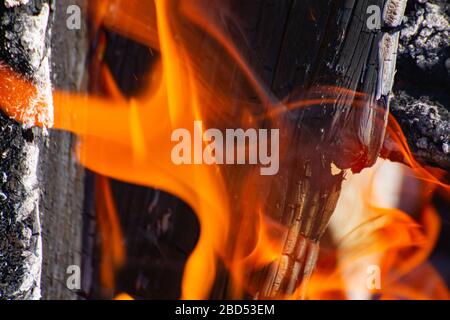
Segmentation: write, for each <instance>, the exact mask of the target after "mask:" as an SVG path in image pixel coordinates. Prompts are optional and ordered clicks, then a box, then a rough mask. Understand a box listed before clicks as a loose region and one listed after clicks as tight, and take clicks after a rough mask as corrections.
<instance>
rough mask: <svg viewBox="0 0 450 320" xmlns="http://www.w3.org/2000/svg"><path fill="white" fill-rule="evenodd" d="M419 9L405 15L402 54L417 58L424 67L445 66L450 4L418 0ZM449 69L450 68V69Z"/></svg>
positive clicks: (449, 27) (449, 37)
mask: <svg viewBox="0 0 450 320" xmlns="http://www.w3.org/2000/svg"><path fill="white" fill-rule="evenodd" d="M415 5H416V6H417V10H415V11H414V12H413V13H412V14H409V15H408V16H407V17H406V22H405V28H403V29H402V31H401V36H400V44H399V53H400V54H401V55H402V56H404V57H410V58H411V59H414V60H415V62H416V65H417V66H418V67H419V68H421V69H422V70H430V69H432V68H434V67H437V66H442V67H445V66H446V64H449V62H447V59H448V58H449V57H446V56H445V51H446V50H448V48H449V47H450V22H449V21H450V20H449V19H450V18H449V10H450V4H449V3H447V2H446V1H445V0H444V1H439V0H438V1H434V2H430V1H416V3H415ZM449 72H450V70H449Z"/></svg>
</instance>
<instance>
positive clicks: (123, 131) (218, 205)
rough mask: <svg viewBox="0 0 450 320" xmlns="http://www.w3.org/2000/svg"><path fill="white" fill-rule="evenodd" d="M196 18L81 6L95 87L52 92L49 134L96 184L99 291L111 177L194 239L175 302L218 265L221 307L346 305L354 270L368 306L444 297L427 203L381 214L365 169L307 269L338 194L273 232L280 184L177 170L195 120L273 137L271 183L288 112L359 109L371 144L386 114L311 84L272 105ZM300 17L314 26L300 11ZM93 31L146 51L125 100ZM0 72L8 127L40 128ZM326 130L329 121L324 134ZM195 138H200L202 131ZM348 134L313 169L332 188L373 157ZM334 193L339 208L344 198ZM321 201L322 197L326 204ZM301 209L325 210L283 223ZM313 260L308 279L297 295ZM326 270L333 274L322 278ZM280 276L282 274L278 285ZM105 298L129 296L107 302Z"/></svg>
mask: <svg viewBox="0 0 450 320" xmlns="http://www.w3.org/2000/svg"><path fill="white" fill-rule="evenodd" d="M214 3H215V4H216V5H217V6H218V8H219V9H220V8H222V7H221V5H219V4H218V3H217V2H214ZM205 6H206V4H205V3H204V2H202V1H197V2H196V1H183V0H181V1H167V0H155V1H154V2H151V1H138V0H133V1H130V0H127V1H126V2H125V1H121V0H111V1H102V0H96V1H92V4H90V8H91V15H92V24H93V27H92V29H93V33H95V34H96V35H98V39H99V41H98V43H99V44H98V47H97V52H96V56H95V58H94V62H93V65H92V66H91V72H92V73H93V79H94V80H93V81H94V82H95V88H93V89H92V90H91V92H90V94H89V95H85V94H77V93H68V92H54V102H55V114H54V127H55V128H56V129H60V130H67V131H71V132H74V133H76V134H77V135H78V137H79V147H78V149H77V153H78V156H79V159H80V161H81V163H82V164H83V165H84V166H85V167H86V168H89V169H90V170H92V171H95V172H96V173H98V174H99V176H100V178H99V179H98V181H97V206H98V208H97V214H98V220H99V222H100V223H99V225H100V228H99V229H100V235H101V239H102V262H101V273H102V284H103V286H104V287H105V288H108V289H113V287H114V273H115V272H116V271H117V270H119V269H120V268H121V267H122V266H123V265H124V263H126V259H125V256H126V252H125V249H124V247H123V243H122V235H121V230H120V223H119V221H118V219H117V214H116V209H115V207H114V200H113V196H112V192H111V190H110V186H109V184H108V178H106V177H111V178H114V179H118V180H122V181H126V182H129V183H133V184H138V185H144V186H149V187H153V188H157V189H160V190H164V191H167V192H169V193H171V194H174V195H176V196H177V197H179V198H180V199H182V200H184V201H185V202H187V203H188V204H189V205H190V206H191V207H192V208H193V209H194V211H195V213H196V214H197V216H198V218H199V221H200V229H201V233H200V238H199V240H198V243H197V245H196V248H195V250H194V252H193V253H192V255H191V256H190V257H189V260H188V262H187V265H186V267H185V270H184V276H183V284H182V295H181V297H180V298H182V299H204V298H208V297H209V294H210V290H211V288H212V286H213V284H214V280H215V277H216V271H217V262H218V260H221V261H222V262H223V263H224V265H225V266H226V267H227V268H228V270H229V272H230V275H231V279H232V283H231V284H230V290H229V291H230V297H231V298H243V297H248V296H249V295H250V296H252V297H254V298H263V299H264V298H286V299H297V298H300V297H307V298H311V299H320V298H330V297H331V298H336V297H347V296H348V295H350V296H351V294H349V293H351V292H353V291H355V290H356V291H358V290H360V288H352V284H353V283H361V281H351V277H352V274H361V270H359V269H358V270H357V271H358V272H354V271H355V269H354V268H355V266H358V264H361V265H365V264H364V263H366V262H367V261H369V262H371V263H373V265H377V266H379V267H380V272H381V274H386V275H387V276H386V278H385V280H384V282H383V283H382V288H383V289H381V290H382V291H379V290H378V289H377V290H378V291H376V290H375V291H373V292H372V291H371V290H372V289H370V290H369V293H370V294H373V293H374V294H378V295H380V296H381V298H410V299H415V298H419V299H420V298H424V296H423V295H426V297H436V298H448V295H449V293H448V289H447V288H446V287H445V284H444V282H443V281H442V279H440V278H439V275H438V274H437V272H436V271H434V270H433V269H432V267H431V266H430V265H427V264H426V262H425V261H426V259H427V257H428V256H429V254H430V252H431V249H432V248H433V247H434V244H435V242H436V238H437V235H438V232H439V219H438V217H437V214H436V212H435V211H434V210H433V208H432V207H431V206H429V205H427V206H424V209H423V211H422V212H421V215H420V217H419V218H417V219H413V218H411V217H410V216H409V215H407V214H406V213H404V212H402V211H400V210H398V209H396V208H394V207H392V208H382V206H378V203H377V201H376V199H375V198H376V197H375V196H374V192H373V190H371V188H372V185H373V184H372V182H373V181H372V180H373V179H372V178H371V177H370V175H375V173H374V172H373V171H370V173H367V172H365V173H364V177H366V179H367V180H368V181H369V182H367V181H366V182H363V184H362V185H363V186H364V188H361V185H358V182H357V183H356V185H351V184H352V183H353V180H351V181H350V182H349V184H350V187H348V188H350V189H349V190H364V191H363V192H362V193H361V195H360V196H359V197H357V198H355V199H352V200H354V201H356V203H357V204H358V208H357V210H356V209H355V210H354V209H353V208H352V204H351V203H345V199H344V200H342V198H341V202H340V203H339V206H338V209H337V212H336V214H335V216H337V217H339V212H341V213H342V212H344V213H348V212H350V211H351V212H358V215H357V218H358V219H356V220H357V221H356V223H355V224H354V225H355V228H354V230H348V232H347V233H346V235H345V237H343V238H342V239H343V240H341V241H340V242H338V243H337V244H336V248H335V250H328V251H327V250H325V249H324V248H322V251H321V256H320V257H318V254H319V240H320V237H321V236H322V234H323V233H324V232H325V228H326V225H327V221H328V218H329V216H328V215H331V212H333V209H334V207H333V206H334V203H335V202H336V201H337V197H338V196H339V191H340V190H339V187H338V186H333V188H332V189H331V190H332V191H331V192H327V193H326V194H317V195H313V196H311V197H312V199H306V198H302V194H300V195H299V196H298V199H297V198H296V199H294V200H295V201H298V202H296V207H295V208H294V206H293V208H291V209H292V212H293V213H292V215H293V219H292V221H293V223H289V222H286V221H283V222H280V221H278V220H276V219H274V218H273V216H275V214H274V213H273V212H270V211H271V210H272V211H274V212H275V211H277V210H281V209H279V203H278V200H277V201H275V200H268V199H272V198H270V197H271V196H273V194H271V192H272V193H275V197H274V198H275V199H279V198H280V197H282V196H285V195H283V194H282V192H283V191H282V190H278V189H277V186H278V185H279V184H280V183H281V182H280V181H282V180H281V178H279V177H264V176H261V175H259V169H260V168H259V167H257V166H249V165H245V166H226V167H224V166H219V165H217V164H216V165H206V164H200V165H195V164H186V165H181V166H180V165H176V164H174V163H173V162H172V160H171V157H170V155H171V151H172V147H173V145H172V143H171V139H170V137H171V134H172V132H173V131H174V130H175V129H178V128H186V129H190V128H192V125H193V123H195V122H196V121H199V122H200V121H202V122H203V123H204V124H205V125H208V126H210V127H213V128H244V129H248V128H255V127H256V128H258V129H272V128H283V129H284V130H285V131H284V134H283V135H282V137H281V144H280V159H281V162H282V163H283V164H284V166H285V167H284V169H283V170H284V171H283V172H284V174H285V175H288V176H289V175H290V174H291V172H292V171H293V170H294V169H297V166H298V167H300V165H299V164H298V163H299V162H300V161H299V160H298V159H296V158H295V155H296V153H295V155H294V159H292V158H291V157H292V155H291V153H293V151H292V149H295V148H301V147H302V146H301V145H300V146H298V145H296V144H295V142H296V141H293V139H294V138H293V137H292V136H293V135H294V133H296V130H295V129H296V128H295V127H296V124H294V123H292V121H290V119H289V113H290V112H295V111H296V110H298V109H299V108H307V107H312V106H321V107H323V106H327V105H334V104H336V103H337V102H340V103H342V104H344V105H345V106H348V107H349V108H353V109H352V110H356V111H354V114H351V115H349V116H348V117H355V118H356V119H358V117H360V116H361V114H362V113H363V112H359V111H358V110H365V109H364V108H365V107H367V105H370V106H371V107H370V108H369V109H370V111H368V112H370V113H373V116H372V118H370V119H371V121H372V122H371V123H369V124H368V125H370V126H372V127H371V128H372V130H373V131H375V130H380V137H379V139H380V140H381V139H382V137H383V136H384V128H385V127H386V112H387V111H386V110H385V109H384V108H383V107H382V106H378V105H376V104H375V103H374V102H373V101H369V98H368V97H367V95H366V94H364V93H360V92H355V91H353V90H350V89H346V88H338V87H333V86H325V85H324V86H320V87H315V88H312V89H311V90H304V92H302V93H301V94H300V95H299V96H300V97H301V98H298V99H293V98H292V97H291V98H290V99H287V98H286V99H277V98H276V97H275V96H274V94H273V93H272V92H271V90H269V89H268V88H267V87H266V86H265V84H264V82H263V81H262V80H261V79H259V77H258V76H257V74H256V73H255V72H254V71H253V70H252V68H251V67H250V65H249V64H248V63H247V61H246V60H245V58H244V57H243V56H242V55H241V53H240V51H239V49H238V48H237V47H236V46H235V45H234V43H233V41H232V40H230V39H229V37H228V36H227V33H226V32H225V31H224V30H222V28H221V27H220V25H218V24H217V23H214V21H215V19H214V18H215V16H214V14H217V12H213V13H212V15H213V16H212V17H211V14H207V13H206V11H205ZM210 9H211V8H210ZM216 9H217V8H216ZM311 17H312V18H314V14H313V13H311ZM314 19H315V18H314ZM102 28H107V29H109V30H112V31H115V32H118V33H121V34H123V35H125V36H127V37H129V38H131V39H133V40H135V41H137V42H140V43H143V44H145V45H146V46H148V47H149V48H151V49H152V50H156V51H158V52H159V54H160V58H159V59H158V61H156V63H155V64H154V65H153V67H152V69H151V70H150V74H149V76H148V78H147V83H146V85H145V88H144V90H143V91H142V92H141V93H140V94H139V95H136V96H133V97H125V96H124V95H123V94H122V93H121V91H120V89H119V88H118V87H117V85H116V84H115V82H114V80H113V77H112V75H111V73H110V71H109V69H108V67H107V66H106V64H104V63H103V61H102V52H103V51H104V49H105V45H106V43H105V41H106V40H105V38H104V35H103V36H102V34H101V29H102ZM204 39H208V41H204ZM200 44H202V45H203V47H202V48H203V51H202V52H198V51H199V50H198V47H199V46H200ZM195 48H196V49H197V50H196V49H195ZM211 57H212V58H211ZM208 59H217V61H220V62H221V63H216V64H212V63H208ZM205 61H206V62H205ZM212 66H214V68H217V70H215V73H214V74H215V76H214V77H211V75H210V73H209V68H211V67H212ZM0 72H6V73H8V79H12V80H10V81H12V82H13V83H14V85H15V88H16V90H15V91H13V92H12V93H11V94H10V95H9V96H6V98H2V96H0V105H1V106H2V108H3V110H4V111H5V112H6V113H8V114H9V115H10V116H12V117H14V118H15V119H16V120H18V121H22V122H32V123H34V124H36V125H48V124H50V121H46V120H45V118H44V120H43V118H42V117H41V116H40V115H39V112H37V114H36V111H35V110H41V109H42V108H41V107H39V105H38V107H34V105H33V108H32V110H31V111H30V112H29V109H30V108H29V105H30V103H29V101H28V100H29V99H28V100H27V99H23V96H25V97H30V96H35V95H36V92H35V88H34V87H33V86H32V85H31V84H29V82H27V81H25V80H23V79H21V78H20V77H18V76H17V75H15V74H14V73H13V72H12V71H9V70H7V69H4V68H3V69H2V68H0ZM237 74H238V75H239V76H236V75H237ZM0 79H2V78H1V77H0ZM233 79H235V80H236V79H238V80H239V83H238V84H237V85H238V86H240V88H239V90H236V89H232V87H233V86H234V85H235V84H234V82H235V81H233ZM5 86H9V84H7V83H5V81H4V80H0V89H2V88H3V87H5ZM230 92H232V94H230ZM11 102H12V103H11ZM8 106H12V107H8ZM364 112H366V111H364ZM24 115H26V116H24ZM337 125H338V123H333V124H332V128H334V127H335V126H337ZM205 129H206V128H201V131H202V133H203V132H204V130H205ZM351 129H352V128H350V129H349V130H348V131H349V132H350V133H347V134H343V136H344V137H343V141H344V147H343V148H345V150H343V152H342V153H343V154H344V155H342V157H340V158H339V159H338V160H339V161H338V162H339V163H331V164H327V166H328V168H327V170H329V171H333V176H335V179H336V180H338V179H340V178H342V176H343V175H344V174H347V171H348V170H347V169H352V170H353V171H354V172H359V171H361V170H362V169H363V168H364V167H366V166H370V165H372V164H373V162H374V161H375V159H372V158H371V156H370V153H371V152H373V151H367V150H366V149H367V148H373V149H375V151H377V150H376V149H377V148H381V146H371V145H369V146H367V145H363V144H362V143H361V141H356V142H355V139H354V138H352V136H354V135H355V133H354V132H353V131H352V130H351ZM387 131H388V133H387V134H388V135H390V136H391V137H392V140H393V141H394V142H395V144H396V145H397V146H398V147H399V149H400V150H401V151H402V154H403V156H404V158H405V159H406V162H407V164H409V165H410V167H411V168H412V171H410V172H409V174H410V175H412V176H415V177H416V178H418V179H420V181H422V183H425V184H426V185H428V186H431V185H432V186H434V187H433V188H435V186H440V187H443V189H445V190H446V191H448V185H446V184H444V183H442V182H440V181H439V179H437V178H436V177H435V176H434V175H432V174H431V173H430V172H428V171H427V170H426V169H425V168H423V167H421V166H420V165H419V164H418V163H417V162H416V161H415V160H414V158H413V157H412V155H411V152H410V151H409V149H408V146H407V143H406V140H405V139H404V137H403V136H402V134H401V130H399V127H398V125H396V124H395V122H392V121H391V122H390V123H389V127H388V129H387ZM191 133H192V134H194V133H193V132H191ZM330 140H332V138H330ZM377 142H379V141H377ZM204 143H205V142H204ZM205 146H206V143H205ZM378 151H379V150H378ZM378 151H377V152H375V154H378ZM306 152H311V150H308V149H307V150H306ZM314 152H315V150H314ZM349 155H351V157H350V156H349ZM355 155H356V156H355ZM349 158H350V160H349ZM341 164H342V165H341ZM319 165H321V164H316V163H313V164H310V163H305V164H304V167H302V168H301V169H304V170H305V177H306V178H308V174H309V172H310V171H312V170H313V169H312V168H313V167H314V168H317V167H318V166H319ZM320 168H321V167H320ZM333 168H334V170H333ZM341 168H342V169H341ZM321 169H323V168H321ZM367 175H369V177H367ZM357 177H358V176H355V177H354V178H355V179H357ZM277 179H280V180H277ZM330 179H331V178H330ZM306 180H307V182H304V184H301V183H299V185H298V188H299V189H301V190H303V188H307V186H309V187H311V189H313V187H314V188H315V187H316V185H314V184H313V186H310V185H309V183H310V182H309V180H308V179H306ZM325 182H326V183H332V182H334V181H331V182H330V181H325ZM311 184H312V183H311ZM293 188H294V187H293ZM352 188H353V189H352ZM429 188H431V187H429ZM274 190H275V191H274ZM283 190H286V189H283ZM289 190H291V189H289ZM430 190H431V189H430ZM343 192H344V195H343V197H345V194H346V189H344V191H343ZM299 193H300V192H299ZM429 194H431V193H429ZM287 196H289V197H295V195H287ZM305 197H306V196H305ZM325 198H327V199H331V200H329V203H328V202H325V200H324V199H325ZM374 199H375V200H374ZM320 201H324V203H323V204H322V203H320ZM272 202H273V203H272ZM305 202H308V203H313V205H314V206H313V207H314V208H315V209H314V210H316V211H317V210H319V209H317V207H319V208H321V209H322V211H323V212H325V213H324V214H323V216H322V215H320V217H319V218H320V219H322V220H323V221H322V220H320V221H318V220H317V219H312V218H311V216H313V214H314V213H315V211H314V212H312V213H308V216H307V217H300V218H298V217H297V218H296V217H294V215H295V212H297V211H298V212H300V213H302V212H303V211H302V210H303V206H306V205H305ZM428 202H429V199H428ZM288 209H289V208H287V209H286V210H288ZM294 218H295V219H294ZM302 219H303V220H302ZM304 221H306V222H304ZM333 223H337V222H333ZM333 223H332V225H331V229H332V228H333ZM302 224H303V225H302ZM305 225H306V226H305ZM305 234H306V235H305ZM342 236H343V235H342ZM335 240H336V239H335ZM291 256H295V259H294V261H291V260H290V257H291ZM317 259H319V268H318V270H317V272H316V273H315V274H314V275H313V276H312V278H311V281H310V284H309V286H308V285H307V284H308V280H309V278H310V277H311V275H312V272H313V269H314V266H315V263H316V260H317ZM324 264H325V267H324ZM366 264H367V263H366ZM330 265H334V266H335V268H331V269H330ZM418 268H419V269H420V270H419V269H418ZM288 272H291V273H292V274H293V275H292V277H290V278H289V279H288V280H286V279H285V276H286V274H287V273H288ZM415 272H418V274H420V277H423V275H424V274H426V276H427V277H429V279H430V281H433V284H434V285H433V288H435V289H434V290H435V291H436V292H427V291H426V290H425V291H423V290H422V287H420V283H419V287H416V286H415V285H410V281H406V280H405V277H408V276H414V275H412V273H415ZM263 275H265V276H263ZM420 277H418V278H417V279H420ZM415 281H416V280H414V281H413V282H414V283H415V284H417V282H415ZM363 283H364V284H365V283H366V282H365V281H363ZM383 286H385V287H383ZM364 290H365V289H364ZM366 291H367V290H366ZM424 292H425V293H424ZM116 298H117V299H121V298H131V297H130V296H128V295H126V294H121V295H118V296H117V297H116Z"/></svg>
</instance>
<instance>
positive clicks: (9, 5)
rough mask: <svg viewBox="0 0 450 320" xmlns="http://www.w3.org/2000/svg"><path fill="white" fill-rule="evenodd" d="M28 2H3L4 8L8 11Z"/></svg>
mask: <svg viewBox="0 0 450 320" xmlns="http://www.w3.org/2000/svg"><path fill="white" fill-rule="evenodd" d="M29 1H30V0H5V7H7V8H8V9H10V8H13V7H17V6H20V5H24V4H28V2H29Z"/></svg>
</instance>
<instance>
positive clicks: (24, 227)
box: [0, 0, 51, 299]
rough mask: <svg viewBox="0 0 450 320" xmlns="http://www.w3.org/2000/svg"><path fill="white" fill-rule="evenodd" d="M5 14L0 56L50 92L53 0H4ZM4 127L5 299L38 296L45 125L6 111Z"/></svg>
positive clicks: (1, 12)
mask: <svg viewBox="0 0 450 320" xmlns="http://www.w3.org/2000/svg"><path fill="white" fill-rule="evenodd" d="M0 16H1V18H0V20H1V25H0V59H2V60H3V61H5V62H7V63H8V64H9V65H10V66H11V67H13V68H14V69H15V70H16V71H18V72H20V73H21V74H23V75H25V76H26V77H27V78H28V79H30V80H31V81H33V82H34V83H35V84H36V86H37V87H38V88H39V90H40V91H41V92H43V93H44V94H45V93H48V92H49V87H50V78H49V51H48V42H47V41H46V39H47V36H48V32H49V28H48V21H49V16H50V6H49V2H48V1H29V2H28V4H26V5H25V4H22V2H20V1H9V0H8V1H1V2H0ZM10 89H11V90H14V88H13V87H12V88H10ZM46 98H47V99H48V100H50V99H51V98H50V97H49V96H46ZM47 102H48V103H49V104H51V101H47ZM0 128H1V142H0V149H1V150H0V151H1V155H2V156H1V160H0V161H1V162H0V172H1V181H0V188H1V192H0V201H1V203H0V206H1V207H0V208H1V209H0V234H1V235H2V236H1V238H0V299H38V298H39V297H40V274H41V259H42V242H41V225H40V212H39V203H40V201H41V200H40V191H41V189H40V186H39V183H38V162H39V154H40V152H39V151H40V150H39V140H40V138H41V137H43V136H44V135H45V133H44V132H45V130H43V129H37V128H33V129H31V128H29V127H26V126H24V125H21V124H18V123H17V122H15V121H13V120H10V119H8V118H7V117H6V116H4V115H1V116H0Z"/></svg>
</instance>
